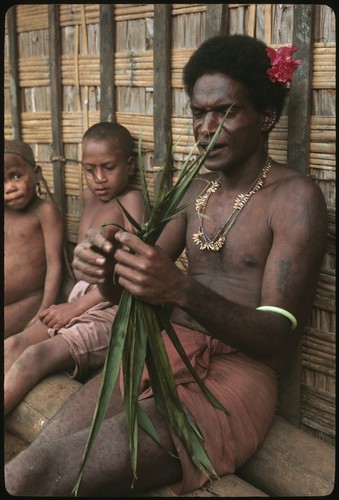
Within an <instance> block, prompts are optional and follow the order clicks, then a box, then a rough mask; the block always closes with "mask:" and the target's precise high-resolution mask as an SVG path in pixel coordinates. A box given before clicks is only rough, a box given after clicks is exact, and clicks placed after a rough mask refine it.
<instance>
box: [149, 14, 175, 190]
mask: <svg viewBox="0 0 339 500" xmlns="http://www.w3.org/2000/svg"><path fill="white" fill-rule="evenodd" d="M153 58H154V60H153V62H154V69H153V78H154V87H153V128H154V132H153V133H154V165H155V166H156V167H161V166H163V164H164V161H165V157H166V150H167V146H169V145H170V144H171V135H172V134H171V109H172V105H171V4H155V5H154V38H153ZM156 190H157V183H156V182H155V191H156Z"/></svg>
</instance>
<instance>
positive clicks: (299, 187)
mask: <svg viewBox="0 0 339 500" xmlns="http://www.w3.org/2000/svg"><path fill="white" fill-rule="evenodd" d="M268 184H271V185H273V186H274V187H275V189H276V191H277V193H279V192H280V193H281V194H283V195H284V193H286V192H288V193H296V192H297V193H299V195H300V196H306V197H309V196H311V197H313V196H315V197H319V196H320V197H323V195H322V192H321V189H320V188H319V186H318V185H317V184H316V182H315V181H314V180H313V179H312V178H311V177H309V176H308V175H306V174H304V173H303V172H300V171H298V170H296V169H294V168H291V167H288V166H286V165H283V164H280V163H275V164H274V166H273V168H272V175H271V176H270V179H269V182H268ZM277 193H276V194H277Z"/></svg>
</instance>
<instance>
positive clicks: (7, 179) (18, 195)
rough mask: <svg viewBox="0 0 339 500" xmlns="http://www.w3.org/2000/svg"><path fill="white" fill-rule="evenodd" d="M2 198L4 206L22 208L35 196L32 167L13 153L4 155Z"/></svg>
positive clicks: (14, 208) (15, 208)
mask: <svg viewBox="0 0 339 500" xmlns="http://www.w3.org/2000/svg"><path fill="white" fill-rule="evenodd" d="M4 166H5V168H4V170H5V174H4V198H5V204H6V207H8V208H10V209H11V210H23V209H25V208H26V207H27V205H28V204H29V202H30V201H31V200H32V199H33V197H35V196H36V185H37V180H36V174H35V170H34V167H32V165H29V164H28V163H27V162H26V161H25V160H24V159H23V158H22V157H21V156H19V155H17V154H14V153H5V155H4Z"/></svg>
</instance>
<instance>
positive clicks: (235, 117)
mask: <svg viewBox="0 0 339 500" xmlns="http://www.w3.org/2000/svg"><path fill="white" fill-rule="evenodd" d="M190 104H191V110H192V115H193V133H194V137H195V140H196V141H198V140H200V139H201V138H202V140H201V146H200V149H201V150H204V149H205V148H206V147H207V145H208V143H209V141H210V139H211V138H212V137H213V134H214V133H215V132H216V130H217V128H218V126H219V124H220V122H221V121H222V119H223V118H224V116H225V114H227V117H226V119H225V122H224V125H223V128H222V130H221V133H220V135H219V137H218V139H217V142H216V145H215V147H214V148H213V150H212V151H211V152H210V154H209V156H208V158H207V159H206V161H205V167H206V168H207V169H208V170H218V171H223V170H226V169H229V168H231V167H232V166H236V165H238V164H239V163H240V162H244V161H246V160H247V159H248V158H249V157H250V156H251V155H252V154H253V153H254V152H255V151H256V150H257V149H258V148H260V147H262V144H263V140H264V137H263V134H262V132H261V126H262V115H261V114H260V113H258V112H257V111H256V110H255V109H254V107H253V105H252V104H251V102H250V100H249V98H248V95H247V92H246V89H245V87H244V86H243V85H242V83H240V82H239V81H237V80H234V79H233V78H231V77H229V76H227V75H224V74H222V73H214V74H206V75H203V76H202V77H200V78H198V80H197V81H196V83H195V85H194V88H193V96H192V99H191V103H190Z"/></svg>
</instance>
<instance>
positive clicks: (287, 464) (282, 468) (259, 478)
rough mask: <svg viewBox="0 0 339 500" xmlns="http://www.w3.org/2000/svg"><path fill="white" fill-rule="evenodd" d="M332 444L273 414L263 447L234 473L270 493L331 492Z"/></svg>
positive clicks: (311, 494) (316, 494) (315, 494)
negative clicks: (271, 423)
mask: <svg viewBox="0 0 339 500" xmlns="http://www.w3.org/2000/svg"><path fill="white" fill-rule="evenodd" d="M335 465H336V463H335V447H334V446H331V445H329V444H327V443H325V442H324V441H321V440H320V439H317V438H315V437H313V436H311V435H310V434H308V433H307V432H304V431H302V430H300V429H297V428H296V427H295V426H293V425H291V424H289V423H288V422H286V420H284V419H283V418H281V417H278V416H276V417H275V418H274V421H273V425H272V427H271V429H270V431H269V433H268V436H267V438H266V440H265V442H264V444H263V445H262V447H261V448H260V449H259V450H258V451H257V452H256V454H255V455H254V456H253V457H252V458H251V459H250V460H249V461H248V462H247V463H246V464H245V465H244V466H243V467H241V469H239V470H238V471H237V472H236V473H237V475H239V476H240V477H241V478H242V479H244V480H245V481H247V482H249V483H251V484H252V485H253V486H256V487H257V488H259V489H260V490H262V491H265V492H266V493H268V494H269V495H271V496H278V497H314V498H315V497H316V498H318V497H322V496H326V495H330V494H331V493H332V490H333V488H334V480H335V470H336V469H335Z"/></svg>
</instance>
